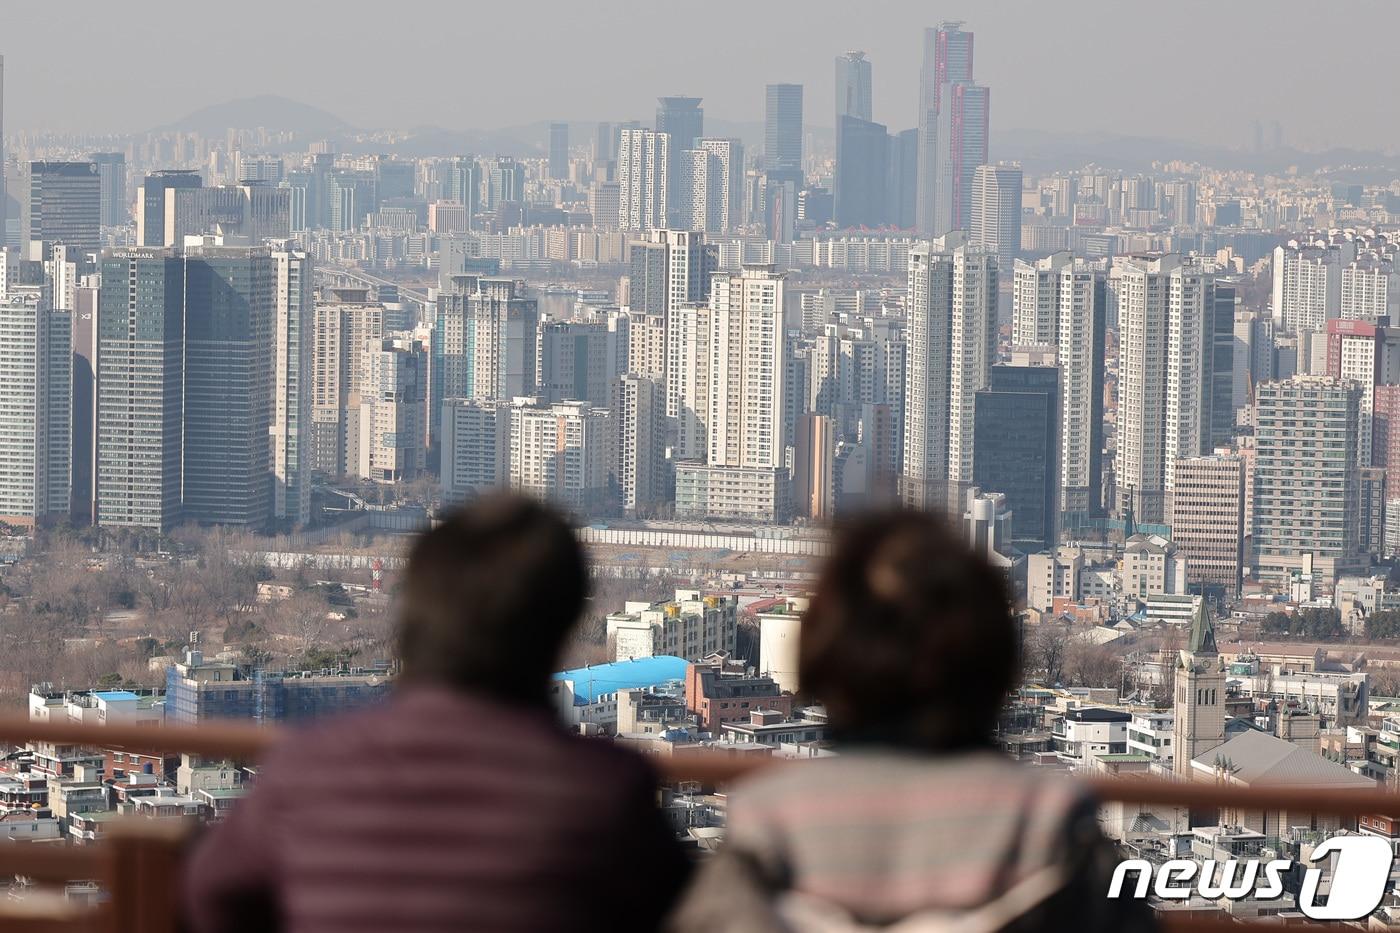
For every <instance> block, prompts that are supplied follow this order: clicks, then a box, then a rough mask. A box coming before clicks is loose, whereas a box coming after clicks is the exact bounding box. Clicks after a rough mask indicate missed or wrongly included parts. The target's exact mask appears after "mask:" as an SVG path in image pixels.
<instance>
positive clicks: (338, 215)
mask: <svg viewBox="0 0 1400 933" xmlns="http://www.w3.org/2000/svg"><path fill="white" fill-rule="evenodd" d="M378 207H379V194H378V188H377V187H376V179H375V175H374V172H363V171H356V170H354V169H332V170H331V171H330V172H329V173H328V174H327V176H326V226H327V228H328V229H329V230H331V231H332V232H333V233H353V232H354V231H356V230H358V229H360V226H361V225H362V224H363V223H364V221H365V217H366V215H368V214H372V213H373V212H374V211H375V210H377V209H378ZM168 234H169V231H167V235H168Z"/></svg>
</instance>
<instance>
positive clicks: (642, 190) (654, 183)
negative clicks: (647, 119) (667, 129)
mask: <svg viewBox="0 0 1400 933" xmlns="http://www.w3.org/2000/svg"><path fill="white" fill-rule="evenodd" d="M670 161H671V136H670V134H669V133H658V132H655V131H653V130H623V131H622V137H621V140H620V142H619V146H618V159H617V179H618V225H619V226H620V227H621V228H622V229H623V230H636V231H641V230H656V229H661V228H664V227H665V226H666V212H667V210H668V209H669V207H670V190H669V189H670V183H671V178H670Z"/></svg>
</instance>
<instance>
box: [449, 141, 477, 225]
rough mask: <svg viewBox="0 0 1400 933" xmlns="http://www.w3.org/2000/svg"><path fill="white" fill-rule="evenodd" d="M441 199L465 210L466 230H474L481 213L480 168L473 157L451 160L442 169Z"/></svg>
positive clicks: (460, 157)
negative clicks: (477, 216) (454, 202)
mask: <svg viewBox="0 0 1400 933" xmlns="http://www.w3.org/2000/svg"><path fill="white" fill-rule="evenodd" d="M442 199H443V200H444V201H456V202H457V203H459V204H461V205H462V206H464V207H465V208H466V209H467V229H469V230H470V229H475V227H476V224H475V220H476V215H477V214H478V213H480V211H481V167H480V166H479V165H477V163H476V158H475V157H474V156H459V157H457V158H455V159H451V160H449V161H448V162H447V164H446V165H445V166H444V167H443V169H442Z"/></svg>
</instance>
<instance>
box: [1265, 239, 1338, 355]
mask: <svg viewBox="0 0 1400 933" xmlns="http://www.w3.org/2000/svg"><path fill="white" fill-rule="evenodd" d="M1355 258H1356V245H1355V243H1350V242H1342V243H1334V244H1329V245H1324V246H1315V245H1303V246H1299V245H1298V244H1296V243H1289V244H1288V245H1286V246H1279V247H1275V249H1274V263H1273V270H1274V285H1273V298H1272V303H1271V309H1272V311H1273V315H1274V320H1275V321H1276V322H1280V323H1281V324H1282V326H1283V329H1284V330H1286V331H1288V332H1290V333H1295V334H1300V333H1303V332H1304V331H1307V332H1309V333H1315V334H1320V333H1322V332H1323V331H1324V330H1326V328H1327V322H1328V321H1329V320H1331V319H1332V318H1335V317H1340V316H1341V313H1342V269H1343V268H1344V267H1345V266H1346V265H1348V264H1349V263H1350V262H1352V261H1353V260H1354V259H1355Z"/></svg>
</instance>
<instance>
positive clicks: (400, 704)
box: [182, 495, 688, 933]
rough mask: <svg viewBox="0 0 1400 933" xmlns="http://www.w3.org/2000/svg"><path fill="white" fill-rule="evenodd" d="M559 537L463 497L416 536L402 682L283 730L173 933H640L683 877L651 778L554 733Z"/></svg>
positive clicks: (571, 570)
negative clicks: (386, 693)
mask: <svg viewBox="0 0 1400 933" xmlns="http://www.w3.org/2000/svg"><path fill="white" fill-rule="evenodd" d="M586 592H587V569H586V567H585V564H584V557H583V554H582V551H581V549H580V547H579V545H578V543H577V541H576V540H575V538H574V535H573V532H572V530H571V529H570V528H569V526H568V525H567V524H566V523H565V522H564V521H563V520H562V519H561V518H560V517H558V516H557V515H555V514H554V513H553V512H551V511H549V510H548V509H546V508H544V507H543V506H540V505H538V504H535V503H533V502H531V501H529V500H526V499H521V498H518V497H514V496H506V495H498V496H493V497H490V498H484V499H481V500H479V501H477V502H476V503H475V504H473V505H471V506H470V507H468V508H466V509H464V510H462V511H460V512H457V513H456V514H454V515H452V516H451V517H450V518H448V519H447V520H446V521H445V522H444V523H443V524H441V525H439V526H438V527H437V528H434V529H433V530H431V531H429V532H427V533H425V534H424V535H422V536H421V537H420V538H419V539H418V541H417V543H416V544H415V545H414V547H413V549H412V552H411V553H410V555H409V559H408V567H407V570H406V572H405V580H404V587H403V593H402V616H401V620H400V638H401V650H402V660H403V670H402V676H401V680H400V684H399V686H398V688H397V689H396V691H395V693H394V695H393V696H391V697H390V698H389V699H388V700H387V701H385V703H383V704H381V705H380V706H377V707H375V708H373V709H369V710H365V711H362V712H359V713H355V714H350V715H347V716H343V717H339V718H336V719H333V720H329V721H327V722H325V723H322V724H318V725H315V726H312V727H310V728H307V729H305V730H300V731H298V732H297V733H296V734H295V735H294V736H291V737H289V739H288V740H287V741H285V742H283V743H281V745H280V746H279V747H278V748H277V750H276V751H275V752H274V753H273V754H272V755H271V756H269V759H268V761H267V763H266V767H264V768H262V769H260V771H259V775H258V781H257V786H256V788H255V789H254V790H253V792H252V793H251V794H250V795H249V796H248V798H247V799H246V800H244V801H242V802H240V803H239V804H238V805H237V806H236V807H235V809H234V810H233V813H232V815H231V816H230V817H229V818H228V819H227V820H226V821H225V822H223V823H222V824H220V825H219V826H218V827H217V828H216V829H214V830H213V831H212V832H211V833H210V834H209V835H208V836H207V837H206V838H205V839H203V840H202V841H201V843H200V845H199V846H198V848H197V849H196V851H195V852H194V854H193V857H192V860H191V863H190V865H189V868H188V873H187V877H186V878H185V879H184V885H183V890H182V900H183V907H184V914H185V917H186V923H187V926H188V928H189V929H190V930H192V931H193V933H225V931H229V933H232V931H239V933H244V931H252V930H258V931H264V930H274V931H287V933H332V931H335V933H347V931H348V933H354V931H366V933H368V931H376V933H378V931H387V930H394V931H429V930H432V931H443V930H520V931H526V930H560V929H565V928H567V929H571V930H610V931H611V930H636V931H642V930H649V929H655V928H656V926H657V924H658V922H659V920H660V918H661V917H662V916H663V915H664V914H665V911H666V910H667V909H668V908H669V906H670V905H671V902H672V901H673V899H674V897H675V895H676V893H677V892H678V891H679V890H680V889H681V888H682V887H683V886H684V883H685V881H686V878H687V873H688V863H687V861H686V859H685V857H684V855H683V853H682V852H681V851H680V848H679V846H678V845H677V843H676V842H675V841H674V839H673V837H672V834H671V832H670V830H669V829H668V827H667V826H666V824H665V822H664V821H663V819H662V817H661V815H660V813H659V812H658V810H657V809H656V807H655V785H654V779H653V775H652V774H651V772H650V770H649V768H648V767H647V766H646V765H645V764H644V763H643V762H642V760H641V759H640V758H636V757H634V756H632V755H630V754H628V753H626V752H624V751H622V750H620V749H618V748H616V747H614V746H613V745H611V744H609V743H606V742H600V741H596V740H587V739H582V738H578V737H574V736H570V735H568V734H567V733H566V732H565V730H564V728H563V727H562V726H561V725H560V724H559V723H558V720H557V718H556V714H555V711H554V709H553V707H552V705H551V703H550V700H549V683H550V676H551V673H552V672H553V671H554V670H555V669H556V664H557V662H558V656H559V653H560V649H561V646H562V644H563V642H564V639H565V637H566V636H567V635H568V633H569V632H570V630H571V629H572V627H573V625H574V623H575V621H576V620H577V618H578V616H579V613H580V611H581V609H582V607H583V602H584V598H585V596H586Z"/></svg>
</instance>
